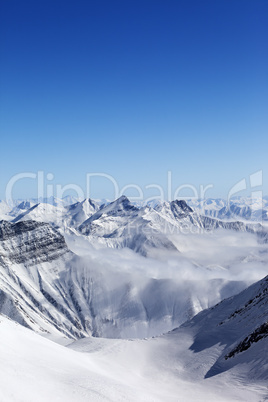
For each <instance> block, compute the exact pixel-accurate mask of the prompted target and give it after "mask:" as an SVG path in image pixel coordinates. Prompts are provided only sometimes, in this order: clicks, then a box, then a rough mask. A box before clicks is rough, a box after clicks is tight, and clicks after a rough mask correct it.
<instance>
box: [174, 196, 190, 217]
mask: <svg viewBox="0 0 268 402" xmlns="http://www.w3.org/2000/svg"><path fill="white" fill-rule="evenodd" d="M170 208H171V211H172V213H173V215H174V217H175V218H178V219H181V218H183V217H185V216H187V215H189V214H191V213H192V212H194V211H193V210H192V208H191V207H189V205H188V204H187V203H186V202H185V201H184V200H175V201H172V202H171V203H170Z"/></svg>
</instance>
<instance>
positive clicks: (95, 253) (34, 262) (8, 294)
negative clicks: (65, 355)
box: [0, 200, 262, 338]
mask: <svg viewBox="0 0 268 402" xmlns="http://www.w3.org/2000/svg"><path fill="white" fill-rule="evenodd" d="M121 201H122V200H121ZM117 207H118V208H119V209H120V211H121V210H122V209H123V210H124V213H126V210H127V209H128V207H129V203H128V201H127V200H125V201H124V202H123V205H122V203H121V202H120V203H119V204H117ZM110 208H111V205H110ZM130 208H131V211H132V213H133V214H134V215H135V214H136V213H137V214H138V218H137V219H143V218H141V217H140V216H139V214H140V210H136V208H135V207H134V208H133V207H132V206H130ZM113 210H114V208H111V209H110V211H111V212H112V211H113ZM101 211H104V208H103V209H102V210H101ZM108 212H109V211H107V210H106V213H105V216H107V214H108ZM99 213H100V212H99ZM155 214H156V216H157V217H158V215H157V213H156V212H155ZM101 216H102V215H101ZM122 219H123V218H122ZM93 222H94V221H93ZM70 236H71V239H72V241H74V242H75V244H76V242H78V249H79V247H80V242H82V243H83V244H84V246H85V248H86V250H87V253H84V252H83V253H82V254H81V256H79V255H76V254H74V253H73V252H71V251H70V250H69V248H68V246H67V244H66V242H65V239H64V237H63V235H62V234H60V232H58V231H57V230H56V229H55V228H53V227H52V226H51V225H50V224H47V223H43V222H36V221H28V220H26V221H20V222H17V223H10V222H7V221H2V222H1V223H0V272H1V275H0V311H1V312H3V313H4V314H6V315H8V316H9V317H11V318H12V319H15V320H16V321H18V322H20V323H22V324H23V325H26V326H28V327H30V328H32V329H34V330H36V331H39V332H42V333H44V334H51V336H52V337H53V338H54V337H57V338H58V337H62V336H65V337H67V338H79V337H83V336H88V335H93V336H102V337H115V338H121V337H123V338H128V337H145V336H151V335H157V334H159V333H163V332H166V331H168V330H170V329H172V328H174V327H176V326H178V325H179V324H181V323H182V322H184V321H185V320H187V319H188V318H190V317H192V316H194V315H195V314H196V313H198V312H199V311H201V310H202V309H204V308H207V307H209V306H212V305H213V304H215V303H216V302H218V301H220V300H221V299H222V298H224V297H227V296H230V295H232V294H234V293H235V292H236V291H238V290H240V289H242V288H244V287H245V286H246V283H247V281H245V280H244V279H243V278H242V279H240V280H236V281H234V282H232V281H231V280H230V279H228V275H227V274H225V269H224V268H222V267H220V268H213V270H212V271H211V267H204V266H202V265H199V264H198V263H197V262H191V260H189V259H185V258H184V257H183V256H180V254H179V253H176V254H174V260H172V259H171V261H170V263H169V262H168V261H166V257H165V259H164V260H163V261H162V262H161V261H157V260H154V259H151V258H148V259H144V258H143V257H141V256H139V255H137V254H136V253H133V252H132V251H130V250H129V251H127V249H125V250H121V252H119V251H118V250H114V251H110V250H109V248H106V249H101V250H96V249H94V248H93V247H92V246H91V248H90V243H89V242H88V240H87V239H86V238H85V239H84V238H83V236H76V235H74V234H72V235H70ZM150 240H151V239H150ZM68 241H69V240H68ZM154 241H155V240H154ZM70 244H71V245H72V246H73V243H72V242H71V243H70ZM161 246H162V247H163V243H161ZM75 251H76V249H75ZM164 251H165V252H168V249H167V248H166V249H164ZM178 256H180V257H179V259H178ZM170 257H171V255H170V256H169V258H170ZM244 264H245V263H244ZM249 264H251V261H250V260H249ZM261 264H262V263H261ZM185 269H187V270H188V272H186V274H184V271H185ZM170 270H171V271H170ZM191 272H192V273H191ZM226 272H227V271H226ZM226 275H227V277H226Z"/></svg>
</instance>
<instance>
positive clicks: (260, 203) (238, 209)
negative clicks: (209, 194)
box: [187, 197, 268, 222]
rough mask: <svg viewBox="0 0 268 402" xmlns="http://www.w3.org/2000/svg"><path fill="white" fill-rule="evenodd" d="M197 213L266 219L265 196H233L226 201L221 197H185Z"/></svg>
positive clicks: (267, 216) (232, 217) (267, 214)
mask: <svg viewBox="0 0 268 402" xmlns="http://www.w3.org/2000/svg"><path fill="white" fill-rule="evenodd" d="M187 203H188V204H189V205H190V206H191V207H192V208H193V209H194V210H195V211H196V212H198V213H199V214H201V215H206V216H210V217H213V218H218V219H224V220H230V219H231V220H246V221H256V222H262V221H264V222H265V221H268V200H267V197H262V198H251V197H234V198H232V199H230V200H229V202H227V201H226V200H224V199H222V198H214V199H213V198H207V199H187Z"/></svg>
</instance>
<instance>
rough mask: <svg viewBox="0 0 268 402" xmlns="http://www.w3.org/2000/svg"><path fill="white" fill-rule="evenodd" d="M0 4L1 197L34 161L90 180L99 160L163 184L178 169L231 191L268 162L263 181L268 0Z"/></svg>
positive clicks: (127, 178)
mask: <svg viewBox="0 0 268 402" xmlns="http://www.w3.org/2000/svg"><path fill="white" fill-rule="evenodd" d="M0 4H1V9H0V34H1V36H0V46H1V63H0V79H1V82H0V84H1V99H0V102H1V105H0V106H1V111H0V119H1V120H0V129H1V158H0V172H1V173H0V175H1V178H0V180H1V182H0V184H1V188H0V198H3V197H4V194H5V186H6V184H7V182H8V181H9V179H10V178H11V177H12V175H14V174H17V173H20V172H37V171H38V170H43V171H44V172H45V174H47V173H53V174H54V180H53V181H51V183H52V184H61V185H65V184H68V183H76V184H77V185H79V186H81V187H83V188H84V187H85V175H86V173H93V172H103V173H107V174H110V175H112V176H113V177H114V178H115V179H116V180H117V181H118V184H119V186H120V188H122V187H123V186H124V185H126V184H129V183H135V184H137V185H139V186H141V187H142V188H144V186H145V185H147V184H151V183H156V184H159V185H160V186H163V187H165V186H166V180H167V179H166V177H167V171H169V170H170V171H172V179H173V187H174V188H176V187H178V186H179V185H182V184H185V183H189V184H191V185H193V186H196V187H198V186H199V185H200V184H203V185H206V184H210V183H211V184H213V185H214V188H213V189H212V190H211V191H209V192H208V193H207V195H208V196H223V197H224V196H226V194H227V192H228V190H229V188H230V187H231V186H232V185H233V184H235V183H236V181H238V180H241V179H242V178H243V177H246V178H247V177H248V176H249V175H250V174H251V173H254V172H256V171H258V170H260V169H263V179H264V186H263V191H264V193H266V194H268V25H267V19H268V1H266V0H250V1H249V0H184V1H182V0H177V1H175V0H174V1H169V0H165V1H164V0H162V1H159V0H150V1H149V0H142V1H140V0H135V1H134V0H121V1H119V0H112V1H111V0H109V1H102V0H99V1H90V0H88V1H81V0H76V1H68V0H64V1H61V0H53V1H51V0H38V1H37V0H33V1H28V0H24V1H21V0H19V1H18V0H16V1H15V0H1V3H0ZM35 193H36V185H35V182H34V181H33V180H31V179H26V180H24V181H23V182H22V181H21V182H20V183H18V184H17V185H16V187H15V188H14V195H15V196H16V197H31V196H35V195H36V194H35ZM151 193H152V195H153V192H151ZM151 193H150V195H151ZM155 193H156V194H157V192H155ZM92 196H95V197H108V198H109V197H111V196H112V195H111V186H110V185H109V183H107V185H105V181H103V182H102V181H101V180H96V184H95V187H94V191H93V193H92Z"/></svg>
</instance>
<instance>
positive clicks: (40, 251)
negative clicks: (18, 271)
mask: <svg viewBox="0 0 268 402" xmlns="http://www.w3.org/2000/svg"><path fill="white" fill-rule="evenodd" d="M67 251H68V248H67V245H66V243H65V239H64V237H63V236H62V235H61V234H60V233H59V232H58V231H57V230H55V229H54V228H52V226H50V225H49V224H47V223H43V222H35V221H24V222H18V223H10V222H6V221H1V222H0V263H1V260H2V261H5V260H7V261H10V262H11V263H17V264H21V263H26V262H28V263H29V264H30V265H31V264H36V263H40V262H46V261H52V260H54V259H56V258H58V257H59V256H60V255H63V254H65V253H66V252H67Z"/></svg>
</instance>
